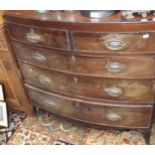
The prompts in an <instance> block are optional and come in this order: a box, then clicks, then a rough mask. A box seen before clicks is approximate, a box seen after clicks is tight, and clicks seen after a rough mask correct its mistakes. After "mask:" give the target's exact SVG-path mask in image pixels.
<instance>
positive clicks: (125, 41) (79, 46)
mask: <svg viewBox="0 0 155 155" xmlns="http://www.w3.org/2000/svg"><path fill="white" fill-rule="evenodd" d="M72 35H73V42H74V50H75V51H80V52H90V53H120V54H125V53H133V52H138V53H140V52H146V53H147V52H149V51H154V49H155V44H154V43H153V40H154V39H155V33H151V32H150V33H147V32H146V33H87V32H73V33H72Z"/></svg>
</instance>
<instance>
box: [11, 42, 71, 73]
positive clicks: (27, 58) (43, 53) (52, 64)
mask: <svg viewBox="0 0 155 155" xmlns="http://www.w3.org/2000/svg"><path fill="white" fill-rule="evenodd" d="M13 47H14V52H15V54H16V57H17V59H19V61H22V62H24V63H28V64H32V65H35V66H38V67H44V68H52V69H57V70H64V71H65V70H66V71H69V70H70V64H69V61H70V57H69V55H68V54H64V53H62V52H61V53H60V52H58V51H56V50H48V49H40V48H34V47H29V46H25V45H22V44H20V43H17V42H13Z"/></svg>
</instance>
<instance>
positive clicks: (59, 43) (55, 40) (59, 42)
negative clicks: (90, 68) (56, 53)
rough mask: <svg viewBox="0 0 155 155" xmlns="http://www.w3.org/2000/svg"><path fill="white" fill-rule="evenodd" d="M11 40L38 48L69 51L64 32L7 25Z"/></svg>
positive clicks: (66, 35) (65, 32) (66, 36)
mask: <svg viewBox="0 0 155 155" xmlns="http://www.w3.org/2000/svg"><path fill="white" fill-rule="evenodd" d="M7 28H8V31H9V34H10V37H11V38H12V39H15V40H18V41H20V42H24V43H27V44H31V45H36V46H40V47H48V48H57V49H65V50H69V49H70V46H69V43H68V34H67V31H65V30H57V29H48V28H39V27H34V26H31V27H29V26H26V25H18V24H13V23H7Z"/></svg>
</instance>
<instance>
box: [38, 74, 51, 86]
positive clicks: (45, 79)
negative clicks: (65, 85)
mask: <svg viewBox="0 0 155 155" xmlns="http://www.w3.org/2000/svg"><path fill="white" fill-rule="evenodd" d="M38 80H39V82H40V83H42V84H51V83H52V81H51V79H50V78H48V77H47V76H44V75H39V76H38Z"/></svg>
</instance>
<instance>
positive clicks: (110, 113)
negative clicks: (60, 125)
mask: <svg viewBox="0 0 155 155" xmlns="http://www.w3.org/2000/svg"><path fill="white" fill-rule="evenodd" d="M28 94H29V97H30V100H31V102H32V103H33V104H35V105H36V106H39V107H41V108H43V109H45V110H48V111H51V112H52V113H56V114H59V115H63V116H66V117H71V118H73V119H78V120H83V121H87V122H91V123H97V124H101V125H109V126H117V127H119V126H120V127H149V123H150V116H151V114H152V107H151V106H141V107H140V106H139V107H136V106H129V107H128V106H104V104H103V106H99V105H91V104H86V103H80V102H75V101H71V100H67V99H63V98H61V97H56V96H51V95H47V94H45V93H42V92H37V91H36V90H35V91H34V90H32V89H28ZM144 116H145V117H144Z"/></svg>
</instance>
